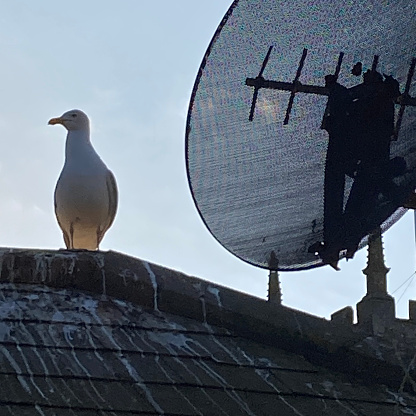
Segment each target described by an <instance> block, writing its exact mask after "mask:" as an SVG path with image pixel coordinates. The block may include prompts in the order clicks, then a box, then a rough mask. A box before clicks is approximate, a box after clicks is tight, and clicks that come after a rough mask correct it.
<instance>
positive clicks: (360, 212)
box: [186, 0, 416, 270]
mask: <svg viewBox="0 0 416 416" xmlns="http://www.w3.org/2000/svg"><path fill="white" fill-rule="evenodd" d="M415 39H416V9H415V7H414V5H413V3H412V2H409V1H408V0H396V1H395V2H389V4H386V3H385V2H380V1H378V0H370V1H366V2H363V1H360V0H352V1H349V2H345V1H343V0H334V1H332V2H331V4H330V6H329V5H328V2H327V0H315V1H314V2H313V4H312V3H311V2H310V1H307V0H291V1H288V0H287V1H284V0H281V1H276V0H236V1H234V2H233V4H232V5H231V7H230V9H229V10H228V12H227V13H226V15H225V17H224V18H223V20H222V22H221V24H220V26H219V27H218V29H217V31H216V33H215V34H214V37H213V39H212V41H211V43H210V45H209V48H208V50H207V52H206V54H205V57H204V59H203V61H202V64H201V67H200V69H199V73H198V76H197V79H196V82H195V86H194V89H193V93H192V97H191V102H190V106H189V112H188V119H187V130H186V161H187V173H188V180H189V184H190V188H191V192H192V196H193V198H194V201H195V204H196V206H197V209H198V211H199V213H200V215H201V217H202V219H203V221H204V223H205V225H206V226H207V227H208V229H209V230H210V232H211V233H212V235H213V236H214V237H215V238H216V239H217V240H218V241H219V242H220V243H221V244H222V245H223V246H224V247H225V248H226V249H227V250H229V251H230V252H231V253H233V254H234V255H236V256H238V257H239V258H241V259H242V260H244V261H246V262H248V263H251V264H253V265H256V266H259V267H263V268H267V269H274V270H277V269H279V270H302V269H308V268H313V267H317V266H321V265H323V264H332V265H334V263H336V261H337V260H338V259H339V258H342V257H345V256H347V257H352V256H353V255H354V253H355V251H356V250H357V249H358V248H360V247H362V246H364V245H365V244H366V242H367V238H368V234H369V233H370V232H371V231H372V230H373V229H375V228H377V227H378V226H381V228H382V230H383V231H385V230H386V229H388V228H389V227H390V226H391V225H392V224H393V223H394V222H395V221H397V220H398V219H400V217H401V216H402V215H403V214H404V213H405V212H406V209H405V208H403V205H405V204H406V202H407V201H408V200H409V198H410V197H411V196H412V195H413V191H414V189H415V185H416V109H415V106H416V98H413V97H412V87H413V86H414V82H413V73H414V69H415V62H416V60H415V58H414V56H415V55H416V40H415Z"/></svg>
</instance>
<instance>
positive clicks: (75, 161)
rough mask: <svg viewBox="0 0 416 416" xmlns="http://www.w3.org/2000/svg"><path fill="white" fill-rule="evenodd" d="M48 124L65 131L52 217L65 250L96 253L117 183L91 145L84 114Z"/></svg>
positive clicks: (114, 206)
mask: <svg viewBox="0 0 416 416" xmlns="http://www.w3.org/2000/svg"><path fill="white" fill-rule="evenodd" d="M48 124H52V125H53V124H62V125H63V126H64V127H65V128H66V129H67V130H68V135H67V138H66V148H65V164H64V167H63V169H62V172H61V175H60V177H59V179H58V182H57V184H56V188H55V214H56V218H57V220H58V224H59V226H60V227H61V230H62V233H63V236H64V241H65V244H66V247H67V249H71V250H72V249H86V250H98V249H99V245H100V242H101V240H102V239H103V237H104V234H105V232H106V231H107V230H108V229H109V228H110V226H111V224H112V223H113V221H114V218H115V215H116V211H117V201H118V193H117V184H116V180H115V178H114V175H113V174H112V172H111V171H110V170H109V169H108V168H107V166H106V165H105V164H104V162H103V161H102V160H101V158H100V157H99V156H98V154H97V153H96V151H95V150H94V148H93V146H92V144H91V141H90V126H89V120H88V117H87V115H86V114H85V113H83V112H82V111H80V110H71V111H68V112H66V113H64V114H63V115H62V116H61V117H57V118H52V119H51V120H49V123H48Z"/></svg>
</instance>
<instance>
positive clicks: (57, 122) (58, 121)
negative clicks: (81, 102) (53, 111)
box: [48, 117, 62, 125]
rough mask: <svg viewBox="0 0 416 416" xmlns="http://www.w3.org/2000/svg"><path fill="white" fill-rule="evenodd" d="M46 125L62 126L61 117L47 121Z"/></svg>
mask: <svg viewBox="0 0 416 416" xmlns="http://www.w3.org/2000/svg"><path fill="white" fill-rule="evenodd" d="M48 124H52V125H54V124H62V118H61V117H55V118H51V119H50V120H49V121H48Z"/></svg>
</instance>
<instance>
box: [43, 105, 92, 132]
mask: <svg viewBox="0 0 416 416" xmlns="http://www.w3.org/2000/svg"><path fill="white" fill-rule="evenodd" d="M48 124H52V125H54V124H62V125H63V126H64V127H65V128H66V129H67V130H68V131H71V130H85V129H87V130H88V129H89V125H90V121H89V119H88V117H87V115H86V114H85V113H84V112H82V111H81V110H70V111H67V112H66V113H64V114H62V115H61V116H60V117H55V118H51V119H50V120H49V121H48Z"/></svg>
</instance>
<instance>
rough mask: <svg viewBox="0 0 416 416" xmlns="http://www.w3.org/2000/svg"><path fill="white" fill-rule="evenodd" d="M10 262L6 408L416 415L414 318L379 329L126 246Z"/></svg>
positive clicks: (4, 255) (1, 330)
mask: <svg viewBox="0 0 416 416" xmlns="http://www.w3.org/2000/svg"><path fill="white" fill-rule="evenodd" d="M0 262H1V268H0V270H1V274H0V363H1V365H0V385H1V386H2V388H1V389H0V404H1V405H2V407H1V408H2V415H3V414H4V415H19V416H21V415H34V414H39V415H54V414H59V415H64V416H65V415H74V414H76V415H92V414H94V415H135V414H137V415H181V416H188V415H232V416H236V415H237V416H238V415H256V416H257V415H270V414H279V415H298V416H309V415H318V414H319V415H320V414H322V415H370V414H371V415H373V414H377V415H389V416H390V415H393V414H396V415H401V414H403V415H416V396H415V394H414V385H415V383H414V381H413V379H414V360H415V357H416V355H415V350H414V345H415V344H414V341H415V339H414V338H416V335H415V324H414V323H413V322H411V321H399V320H397V322H395V324H394V325H391V326H389V327H388V328H387V329H385V331H384V332H380V331H379V332H378V333H374V332H372V333H370V332H368V330H367V329H363V328H361V327H360V325H353V324H351V323H348V322H347V321H348V320H345V319H339V317H338V318H337V319H335V318H336V316H334V319H333V320H332V321H328V320H325V319H322V318H317V317H314V316H311V315H308V314H305V313H302V312H299V311H296V310H293V309H290V308H287V307H284V306H277V305H275V304H271V303H268V302H267V301H265V300H262V299H258V298H255V297H252V296H248V295H245V294H242V293H239V292H236V291H233V290H231V289H227V288H224V287H221V286H217V285H214V284H212V283H209V282H207V281H204V280H201V279H197V278H194V277H190V276H186V275H184V274H182V273H179V272H176V271H173V270H169V269H166V268H163V267H161V266H157V265H154V264H150V263H147V262H145V261H142V260H139V259H135V258H131V257H128V256H125V255H123V254H120V253H115V252H106V253H103V252H85V251H79V252H74V251H40V250H20V249H2V250H1V252H0Z"/></svg>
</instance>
